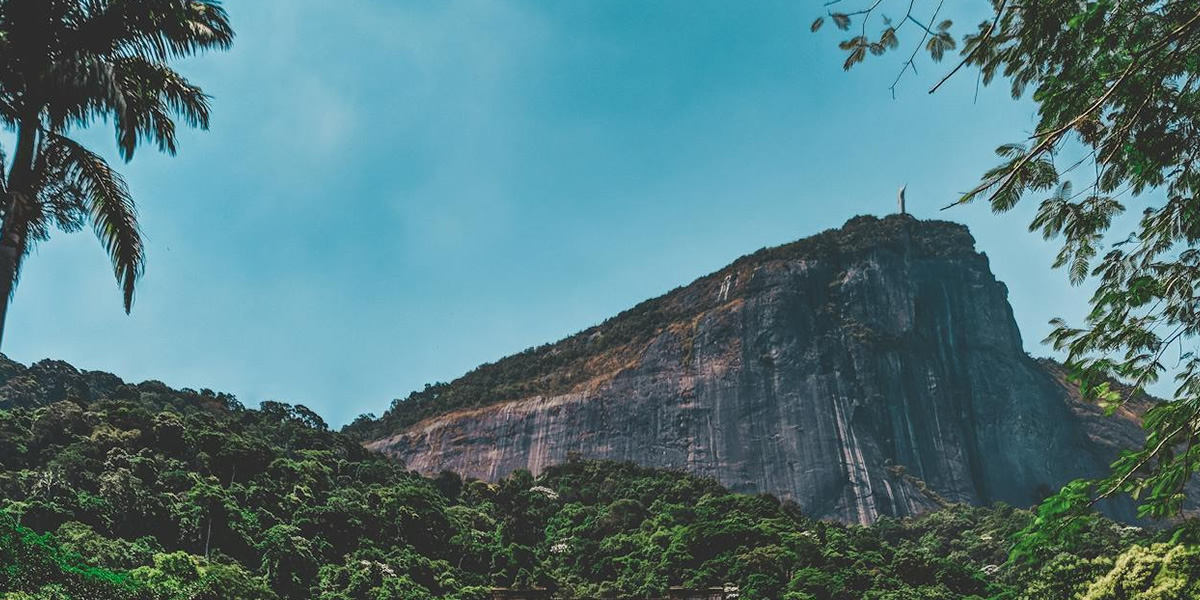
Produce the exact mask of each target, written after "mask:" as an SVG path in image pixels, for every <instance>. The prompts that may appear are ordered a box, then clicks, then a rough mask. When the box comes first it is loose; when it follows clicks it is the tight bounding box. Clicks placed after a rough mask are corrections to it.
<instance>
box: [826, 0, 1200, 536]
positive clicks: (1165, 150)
mask: <svg viewBox="0 0 1200 600" xmlns="http://www.w3.org/2000/svg"><path fill="white" fill-rule="evenodd" d="M947 4H948V3H942V2H932V1H928V2H900V1H899V0H895V1H890V0H878V1H876V0H864V1H863V2H860V3H859V5H858V6H849V7H847V5H846V4H845V3H829V5H828V6H829V8H830V9H833V10H831V11H830V13H829V15H828V16H827V17H823V18H821V19H818V20H817V21H816V22H814V23H813V30H814V31H815V30H818V29H820V28H821V26H822V24H823V23H825V21H826V18H828V19H829V20H830V21H832V22H833V24H834V25H835V26H836V27H837V28H839V29H841V30H843V31H849V32H851V33H849V34H846V35H848V36H849V37H848V38H847V39H844V40H843V41H842V43H841V47H842V48H843V49H844V50H845V51H846V52H847V59H846V62H845V67H846V68H850V67H852V66H853V65H855V64H857V63H859V62H861V61H863V60H865V59H866V58H867V57H868V56H872V55H876V54H883V53H885V52H887V51H889V50H893V49H897V48H901V47H912V53H911V54H910V55H909V57H908V60H907V61H906V62H905V63H904V66H903V68H902V71H901V74H900V75H903V73H904V72H905V71H907V70H908V69H909V68H910V67H912V68H914V70H915V67H914V64H915V63H914V61H915V60H916V57H917V54H918V53H919V52H920V51H921V50H922V49H924V50H926V51H927V52H928V53H929V54H930V56H931V57H932V59H933V60H935V61H937V60H941V59H942V58H943V57H944V56H946V55H947V53H948V51H952V50H955V49H959V48H961V49H960V60H959V61H958V64H957V66H955V67H953V68H952V69H950V70H949V72H948V73H947V74H946V76H945V77H944V78H943V79H942V80H941V81H945V80H946V79H947V78H949V77H950V76H952V75H953V74H954V73H957V72H958V71H959V70H960V68H962V67H968V68H975V69H977V70H978V77H979V81H980V82H981V83H982V84H984V85H987V84H991V83H993V82H994V81H996V79H997V76H999V77H1000V78H1001V79H1004V80H1007V81H1008V82H1009V84H1010V87H1011V92H1012V95H1013V96H1014V97H1019V96H1022V95H1025V94H1029V95H1030V96H1031V97H1032V99H1033V101H1034V102H1035V103H1036V104H1037V106H1038V122H1037V125H1036V129H1035V131H1034V134H1033V135H1032V136H1030V137H1029V138H1028V139H1026V140H1022V141H1019V142H1015V143H1011V144H1006V145H1004V146H1001V147H1000V148H998V149H997V154H998V155H999V157H1000V159H1001V162H1000V164H999V165H997V166H996V167H995V168H993V169H991V170H989V171H988V172H986V173H985V174H984V175H983V179H982V181H981V182H980V184H979V185H977V186H976V187H974V188H973V189H971V190H970V191H968V192H967V193H966V194H964V195H963V196H962V197H961V198H960V199H959V200H958V201H957V202H955V204H961V203H967V202H972V201H975V200H985V201H987V202H989V203H990V205H991V208H992V209H993V210H994V211H996V212H1004V211H1008V210H1010V209H1012V208H1013V207H1014V206H1016V205H1017V204H1018V202H1020V201H1021V200H1023V199H1026V198H1029V197H1034V198H1035V199H1040V200H1041V204H1040V207H1039V209H1038V211H1037V213H1036V217H1035V218H1034V219H1033V222H1032V223H1031V225H1030V229H1031V231H1037V232H1040V233H1041V234H1042V235H1043V236H1044V237H1046V238H1047V239H1057V240H1061V249H1060V251H1059V252H1058V254H1057V256H1056V257H1055V259H1054V262H1053V264H1054V266H1055V267H1063V268H1066V269H1067V271H1068V276H1069V279H1070V280H1071V281H1072V282H1073V283H1076V284H1079V283H1083V282H1084V281H1085V280H1086V281H1091V282H1092V283H1094V284H1095V286H1096V292H1095V295H1094V296H1093V297H1092V299H1091V311H1090V312H1089V313H1088V315H1087V317H1086V319H1085V322H1084V323H1082V324H1078V325H1071V324H1068V323H1066V322H1064V321H1062V320H1055V321H1054V322H1053V323H1054V324H1055V330H1054V332H1053V333H1052V334H1051V336H1050V337H1049V341H1051V342H1052V343H1053V345H1054V347H1055V348H1056V349H1059V350H1062V351H1065V353H1066V355H1067V364H1068V366H1069V368H1070V374H1071V378H1072V379H1073V380H1074V381H1075V382H1077V383H1078V384H1079V386H1080V389H1081V390H1082V391H1083V392H1084V394H1085V396H1086V397H1088V398H1090V399H1093V400H1096V401H1098V402H1100V403H1102V404H1103V405H1104V406H1105V407H1106V408H1107V409H1108V410H1110V411H1113V410H1116V409H1117V408H1118V407H1120V406H1121V404H1122V403H1123V402H1125V401H1126V400H1128V399H1129V398H1130V397H1132V396H1134V395H1136V394H1141V393H1143V392H1144V390H1145V387H1146V386H1147V385H1150V384H1152V383H1154V382H1156V381H1157V380H1158V379H1159V378H1160V377H1162V376H1164V375H1172V376H1173V377H1174V379H1175V383H1176V388H1175V393H1174V398H1173V401H1171V402H1167V403H1163V404H1159V405H1157V406H1156V407H1154V408H1153V409H1152V410H1151V411H1150V412H1149V414H1147V415H1146V417H1145V428H1146V432H1147V436H1146V442H1145V445H1144V447H1142V448H1140V449H1136V450H1131V451H1130V452H1128V453H1126V454H1124V455H1123V456H1122V458H1121V459H1120V460H1119V461H1118V462H1117V463H1115V464H1114V465H1113V466H1114V469H1113V472H1112V475H1111V476H1110V477H1107V478H1104V479H1102V480H1099V481H1091V482H1084V483H1080V484H1078V485H1076V486H1075V487H1074V489H1072V490H1070V491H1069V493H1066V494H1063V495H1060V496H1058V497H1057V498H1052V499H1051V500H1050V501H1049V502H1048V504H1047V506H1046V510H1044V511H1043V512H1044V516H1045V517H1047V518H1049V517H1057V516H1060V515H1062V514H1064V513H1066V514H1075V513H1077V512H1079V511H1080V509H1081V508H1083V507H1086V506H1090V504H1092V503H1094V502H1095V501H1096V500H1097V499H1098V498H1103V497H1107V496H1111V495H1113V494H1117V493H1128V494H1131V495H1133V496H1134V497H1135V498H1138V499H1139V500H1140V501H1141V503H1142V504H1141V511H1142V514H1143V515H1144V516H1153V517H1161V516H1165V515H1168V514H1172V513H1175V512H1178V511H1179V510H1180V508H1181V505H1182V501H1183V497H1184V494H1183V491H1184V485H1185V484H1186V482H1187V481H1188V479H1189V478H1190V477H1191V475H1192V474H1193V473H1194V472H1195V470H1196V469H1197V468H1200V460H1197V459H1200V444H1195V443H1194V442H1195V441H1196V439H1197V435H1198V432H1200V354H1197V353H1196V352H1195V342H1196V339H1197V338H1196V336H1197V334H1200V311H1198V310H1196V305H1197V294H1198V286H1200V248H1198V247H1197V246H1198V243H1200V200H1197V198H1196V195H1197V192H1198V191H1200V153H1198V152H1197V151H1196V148H1197V146H1196V143H1195V140H1196V139H1197V136H1198V135H1200V62H1198V61H1197V60H1196V56H1197V49H1200V5H1197V3H1195V2H1174V1H1163V0H1133V1H1129V2H1118V1H1113V0H1096V1H1088V2H1079V1H1077V0H1036V1H1033V2H1015V1H1010V0H991V8H992V11H991V13H992V14H991V15H990V16H989V18H987V19H986V20H984V21H982V22H980V23H979V24H978V26H976V27H974V28H971V29H969V30H968V31H967V32H966V33H965V34H964V35H962V37H961V46H960V45H959V43H958V42H957V41H956V39H955V37H954V35H953V34H952V32H953V31H954V29H953V23H952V21H951V20H949V19H947V18H946V17H948V16H950V15H949V14H948V12H950V11H953V10H955V9H954V8H951V7H950V6H948V5H947ZM959 8H960V9H961V7H959ZM889 11H890V14H889ZM910 32H911V33H912V34H913V36H909V33H910ZM902 37H903V38H904V39H905V40H917V43H916V44H912V43H911V42H909V46H905V44H902V43H901V38H902ZM897 81H899V77H898V78H897ZM894 86H895V84H893V88H894ZM940 86H941V82H939V83H938V84H937V85H935V86H934V87H933V89H932V90H930V91H931V92H932V91H936V90H937V89H938V88H939V87H940ZM1022 137H1025V136H1022ZM1128 208H1135V209H1137V211H1138V212H1140V217H1139V218H1131V219H1128V220H1122V219H1120V218H1119V217H1120V215H1121V214H1122V213H1124V212H1125V211H1126V210H1127V209H1128ZM1052 520H1054V519H1052Z"/></svg>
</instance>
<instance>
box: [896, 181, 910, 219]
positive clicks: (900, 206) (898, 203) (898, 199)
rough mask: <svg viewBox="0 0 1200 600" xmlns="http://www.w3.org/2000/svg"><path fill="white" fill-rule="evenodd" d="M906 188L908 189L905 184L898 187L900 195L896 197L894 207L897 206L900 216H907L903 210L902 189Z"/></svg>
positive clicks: (906, 212)
mask: <svg viewBox="0 0 1200 600" xmlns="http://www.w3.org/2000/svg"><path fill="white" fill-rule="evenodd" d="M907 187H908V184H907V183H906V184H904V185H902V186H900V194H899V196H897V197H896V205H897V206H899V208H900V214H902V215H906V214H908V211H906V210H905V209H904V188H907Z"/></svg>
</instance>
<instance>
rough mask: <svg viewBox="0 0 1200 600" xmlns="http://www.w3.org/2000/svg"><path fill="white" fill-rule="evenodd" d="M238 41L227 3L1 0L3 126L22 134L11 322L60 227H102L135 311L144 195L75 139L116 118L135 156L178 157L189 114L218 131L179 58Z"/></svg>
mask: <svg viewBox="0 0 1200 600" xmlns="http://www.w3.org/2000/svg"><path fill="white" fill-rule="evenodd" d="M232 41H233V31H232V30H231V29H230V26H229V20H228V16H227V15H226V13H225V10H224V9H223V8H222V7H221V5H220V3H219V2H218V1H216V0H186V1H178V0H132V1H114V0H88V1H82V0H4V1H3V2H0V124H2V125H3V126H4V127H5V128H7V129H9V130H11V131H13V132H14V133H15V134H16V136H15V137H16V140H15V143H14V147H13V148H12V152H10V153H5V152H2V151H0V167H2V168H3V169H4V170H6V171H7V176H6V177H0V298H2V299H3V301H0V325H2V324H3V321H4V317H5V314H6V311H7V308H8V303H7V299H8V297H9V296H10V295H11V292H12V289H13V287H14V286H15V285H16V281H17V279H18V276H19V275H20V271H21V266H22V262H23V259H24V257H25V255H27V254H28V253H29V252H30V251H31V250H32V249H33V247H34V245H35V244H36V243H37V242H39V241H43V240H45V239H47V238H48V237H49V236H50V231H51V230H52V229H54V228H57V229H60V230H63V231H68V232H71V231H78V230H79V229H82V228H83V227H85V226H90V227H92V228H93V229H94V230H95V233H96V236H97V237H98V238H100V241H101V243H102V245H103V246H104V249H105V251H106V252H107V253H108V255H109V258H110V259H111V262H112V266H113V274H114V275H115V276H116V278H117V281H118V283H119V284H120V286H121V288H122V292H123V295H124V304H125V311H126V312H128V311H129V310H130V307H131V306H132V304H133V292H134V286H135V284H136V281H137V279H138V277H140V276H141V273H142V269H143V267H144V264H145V251H144V248H143V245H142V236H141V231H140V229H139V226H138V219H137V210H136V208H135V206H134V202H133V197H132V196H131V194H130V191H129V187H128V186H127V185H126V183H125V180H124V179H123V178H122V177H121V175H120V174H119V173H117V172H116V171H115V170H113V169H112V167H110V166H109V164H108V163H107V162H106V161H105V160H104V159H103V158H102V157H101V156H100V155H98V154H96V153H94V152H92V151H90V150H88V149H87V148H85V147H84V146H82V145H81V144H80V143H78V142H77V141H75V140H74V139H72V138H71V135H72V134H74V133H75V132H77V131H79V130H82V129H85V128H87V127H88V126H90V125H92V124H94V123H96V122H100V121H103V122H111V123H112V124H113V125H114V128H115V133H116V138H117V147H118V149H119V151H120V154H121V156H122V158H124V159H125V160H130V159H132V158H133V154H134V151H135V150H136V149H137V147H138V146H139V145H140V144H142V143H147V142H148V143H153V144H155V145H157V146H158V148H159V150H161V151H164V152H167V153H170V154H174V153H175V149H176V137H177V136H176V126H177V121H178V122H182V123H184V124H186V125H189V126H192V127H200V128H207V127H208V122H209V98H208V96H207V95H205V94H204V92H203V91H202V90H201V89H200V88H199V87H196V86H194V85H192V84H191V83H190V82H189V81H188V80H187V79H185V78H184V77H183V76H182V75H180V74H179V73H178V72H176V71H175V70H173V69H172V68H171V66H170V64H169V63H170V62H171V61H173V60H177V59H182V58H186V57H189V56H193V55H195V54H198V53H202V52H206V51H209V50H220V49H227V48H229V47H230V44H231V43H232ZM0 333H3V328H2V327H0Z"/></svg>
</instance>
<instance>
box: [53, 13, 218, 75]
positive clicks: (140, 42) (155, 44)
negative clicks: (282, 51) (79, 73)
mask: <svg viewBox="0 0 1200 600" xmlns="http://www.w3.org/2000/svg"><path fill="white" fill-rule="evenodd" d="M233 37H234V34H233V28H232V27H231V26H230V24H229V14H228V13H227V12H226V11H225V9H224V7H222V6H221V3H220V2H219V1H218V0H123V1H120V2H115V1H112V0H108V1H96V2H91V3H89V9H88V10H86V11H85V14H83V15H82V16H81V18H80V19H79V20H78V23H77V24H76V27H75V28H74V29H73V31H72V32H71V35H69V36H67V39H68V47H69V48H72V49H78V50H85V51H87V52H91V53H96V54H105V55H120V56H145V57H149V58H153V59H156V60H167V59H170V58H182V57H186V56H191V55H194V54H197V53H199V52H203V51H206V50H227V49H229V48H230V46H232V44H233Z"/></svg>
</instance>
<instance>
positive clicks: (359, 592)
mask: <svg viewBox="0 0 1200 600" xmlns="http://www.w3.org/2000/svg"><path fill="white" fill-rule="evenodd" d="M4 372H8V373H9V375H8V376H9V379H8V382H10V383H11V382H16V383H17V384H19V385H20V386H21V389H22V390H24V391H25V392H28V393H29V395H28V396H25V397H24V398H25V400H23V401H21V402H10V403H9V404H8V407H7V408H6V409H0V423H2V424H4V425H3V426H4V427H5V431H8V432H10V433H11V438H10V439H9V442H10V443H9V444H8V445H7V446H5V448H6V450H5V454H4V455H3V457H2V458H3V465H4V468H3V470H0V599H3V600H18V599H22V600H25V599H29V598H38V599H52V598H53V599H59V598H97V599H101V600H108V599H114V600H115V599H136V600H184V599H188V600H209V599H212V600H216V599H222V600H243V599H244V600H251V599H255V600H274V599H276V598H278V599H285V598H286V599H288V600H294V599H297V600H298V599H304V598H316V599H320V600H351V599H355V600H357V599H370V600H375V599H392V598H396V599H401V598H402V599H421V600H424V599H433V598H451V599H460V600H479V599H483V598H487V597H489V589H490V588H491V586H493V585H500V586H506V587H518V588H520V587H531V586H537V587H545V588H549V589H552V590H555V591H556V592H557V593H558V594H559V595H560V596H563V597H588V596H591V597H622V596H627V597H657V596H661V595H662V594H663V593H664V592H665V591H666V588H668V587H669V586H672V585H687V586H710V585H722V584H725V583H727V582H728V583H733V584H735V585H737V586H738V587H739V588H740V590H741V595H742V597H743V598H746V599H748V600H758V599H776V598H788V599H791V600H801V599H821V600H858V599H863V598H872V599H909V598H920V599H948V600H949V599H953V600H966V599H982V598H996V599H1006V600H1015V599H1025V598H1028V599H1030V600H1032V599H1035V598H1037V599H1041V598H1059V597H1061V598H1069V597H1079V596H1080V594H1084V593H1089V594H1093V597H1096V598H1108V597H1112V596H1111V593H1112V592H1111V590H1112V589H1113V585H1115V584H1114V583H1113V582H1124V581H1132V580H1133V579H1132V578H1134V577H1135V576H1136V577H1137V578H1140V579H1137V581H1138V582H1140V583H1139V584H1138V585H1139V586H1141V587H1139V588H1138V589H1139V590H1142V591H1143V592H1144V593H1147V594H1158V595H1157V596H1154V595H1148V596H1144V597H1145V598H1159V597H1173V596H1169V595H1166V596H1164V595H1163V594H1170V593H1175V591H1177V590H1185V591H1187V593H1191V590H1192V588H1193V587H1194V585H1195V584H1194V582H1195V581H1196V576H1197V574H1198V573H1200V566H1198V565H1197V561H1196V555H1197V552H1200V551H1198V550H1196V548H1197V547H1198V546H1196V545H1195V540H1196V538H1198V537H1200V536H1198V535H1197V533H1196V531H1195V529H1194V527H1186V528H1183V529H1180V530H1178V532H1176V534H1175V537H1174V538H1172V537H1169V536H1168V535H1167V534H1166V533H1161V534H1147V533H1144V532H1141V531H1138V530H1136V529H1135V528H1127V527H1123V526H1121V525H1118V524H1115V523H1112V522H1110V521H1107V520H1105V519H1103V518H1100V517H1097V516H1094V515H1079V516H1077V517H1076V520H1075V521H1073V523H1076V526H1074V527H1072V528H1069V529H1062V530H1060V531H1059V532H1058V533H1057V537H1055V538H1053V539H1050V540H1047V541H1045V542H1044V544H1043V545H1042V546H1039V547H1037V548H1036V549H1035V551H1036V554H1035V555H1034V560H1030V561H1025V562H1013V563H1011V564H1005V560H1006V557H1007V556H1008V553H1009V550H1010V545H1011V544H1010V540H1011V539H1013V537H1014V536H1015V535H1016V534H1017V533H1018V532H1019V531H1021V530H1022V529H1023V528H1025V527H1027V526H1028V525H1029V524H1030V523H1031V522H1032V521H1033V516H1032V515H1030V514H1029V513H1027V512H1024V511H1017V510H1013V509H1010V508H1006V507H1002V506H998V507H994V508H990V509H983V508H968V507H952V508H950V509H947V510H944V511H941V512H938V513H934V514H931V515H929V516H926V517H924V518H922V519H918V520H911V519H906V520H893V519H884V520H882V521H880V522H878V523H876V524H875V525H873V526H871V527H859V526H844V525H839V524H834V523H825V522H815V521H812V520H810V519H807V518H806V517H805V516H804V515H803V514H802V513H801V511H800V509H799V507H797V506H796V505H794V504H792V503H789V502H781V501H780V500H778V499H776V498H773V497H771V496H746V495H738V494H732V493H730V492H729V491H727V490H725V489H724V488H722V487H721V486H720V485H719V484H717V482H715V481H713V480H711V479H705V478H699V477H694V476H691V475H686V474H683V473H679V472H672V471H662V470H656V469H649V468H643V467H639V466H636V465H633V464H630V463H611V462H591V461H580V460H573V461H569V462H568V463H567V464H564V465H560V466H555V467H551V468H549V469H547V470H546V472H544V473H542V474H541V475H539V476H534V475H533V474H531V473H529V472H527V471H517V472H515V473H513V474H511V475H510V476H509V477H507V478H505V479H503V480H501V481H499V482H496V483H487V482H483V481H478V480H466V481H464V480H462V479H461V478H460V477H458V476H456V475H453V474H449V473H443V474H441V475H439V476H437V477H435V478H425V477H420V476H417V475H415V474H412V473H409V472H406V471H405V470H404V469H403V468H402V466H401V465H399V464H397V463H395V462H393V461H390V460H388V459H386V458H384V457H382V456H380V455H377V454H373V453H370V452H367V451H366V450H364V449H363V448H362V447H361V446H360V445H359V444H358V443H356V442H355V441H354V440H353V439H351V438H349V437H348V436H345V435H343V434H340V433H336V432H331V431H329V430H328V428H327V427H326V426H325V424H324V423H323V422H322V421H321V420H320V418H319V417H317V416H316V415H314V414H312V413H311V411H309V410H307V409H305V408H303V407H292V406H287V405H284V404H280V403H275V402H272V403H264V405H263V406H262V408H261V409H259V410H248V409H246V408H244V407H242V406H241V405H240V404H239V403H238V402H237V401H236V400H234V399H233V398H231V397H228V396H221V395H219V394H215V393H212V392H210V391H201V392H194V391H190V390H182V391H175V390H170V389H169V388H166V387H165V386H163V385H162V384H159V383H156V382H149V383H144V384H139V385H137V386H129V385H125V384H123V383H121V382H120V381H117V380H115V378H111V376H106V375H103V374H98V373H80V372H78V371H75V370H74V369H72V368H69V366H66V365H63V364H61V363H52V364H43V365H41V366H35V367H34V368H30V369H28V370H25V369H23V368H21V367H20V366H19V365H15V364H11V363H6V362H5V361H3V360H0V373H4ZM7 390H8V384H7V383H5V384H3V385H0V397H4V395H5V393H6V391H7ZM62 390H69V393H66V394H65V395H64V394H60V392H61V391H62ZM47 400H53V401H52V402H48V401H47ZM1135 544H1140V546H1135ZM1135 547H1140V548H1143V549H1145V550H1143V551H1134V550H1132V548H1135ZM1122 585H1127V586H1128V584H1122ZM1122 589H1124V588H1122ZM1139 593H1141V592H1139ZM1103 594H1109V595H1108V596H1105V595H1103Z"/></svg>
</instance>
